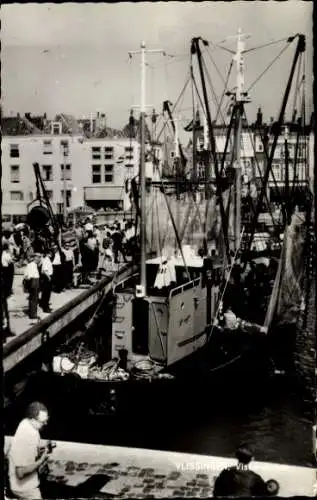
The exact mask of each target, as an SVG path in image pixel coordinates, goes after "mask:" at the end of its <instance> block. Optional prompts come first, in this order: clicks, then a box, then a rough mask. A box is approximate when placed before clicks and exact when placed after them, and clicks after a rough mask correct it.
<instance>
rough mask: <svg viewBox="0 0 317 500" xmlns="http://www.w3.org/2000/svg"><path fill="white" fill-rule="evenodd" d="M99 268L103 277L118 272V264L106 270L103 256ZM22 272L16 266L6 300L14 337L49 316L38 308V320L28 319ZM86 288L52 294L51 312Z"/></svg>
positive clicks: (10, 338) (81, 287)
mask: <svg viewBox="0 0 317 500" xmlns="http://www.w3.org/2000/svg"><path fill="white" fill-rule="evenodd" d="M122 265H123V264H119V267H121V266H122ZM100 268H101V269H102V270H103V273H102V275H103V277H104V276H107V275H109V276H111V275H112V274H114V273H115V272H116V271H117V270H118V264H114V265H113V268H112V267H111V268H110V267H109V266H108V268H107V267H106V265H105V262H104V260H103V255H101V256H100V262H99V269H100ZM24 270H25V268H24V267H17V266H16V269H15V275H14V280H13V287H12V291H13V293H12V295H11V296H10V297H9V298H8V308H9V314H10V322H11V330H12V332H13V333H14V334H15V337H16V336H18V335H21V333H24V332H25V331H26V330H28V329H29V328H31V327H32V326H33V325H34V324H36V323H38V322H40V321H41V320H43V319H44V318H46V317H47V316H49V315H50V313H45V312H43V311H42V309H41V308H40V307H38V319H37V320H31V319H30V318H29V317H28V312H27V311H28V294H27V293H25V292H24V290H23V285H22V281H23V275H24ZM87 287H88V286H87V285H80V286H79V287H78V288H72V289H70V290H65V291H64V292H61V293H54V292H52V294H51V300H50V303H51V309H52V312H53V311H56V310H57V309H59V308H60V307H62V306H63V305H65V304H66V303H67V302H69V301H70V300H72V299H74V298H75V297H77V296H78V295H80V294H81V293H82V292H83V291H84V290H85V289H87ZM15 337H9V338H8V340H7V342H6V343H9V342H10V340H12V339H13V338H15Z"/></svg>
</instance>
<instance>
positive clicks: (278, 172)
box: [272, 163, 282, 181]
mask: <svg viewBox="0 0 317 500" xmlns="http://www.w3.org/2000/svg"><path fill="white" fill-rule="evenodd" d="M272 169H273V173H274V178H275V180H277V181H280V180H281V179H282V175H281V165H280V164H279V163H273V164H272Z"/></svg>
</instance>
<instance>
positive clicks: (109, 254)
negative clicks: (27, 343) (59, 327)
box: [1, 219, 137, 340]
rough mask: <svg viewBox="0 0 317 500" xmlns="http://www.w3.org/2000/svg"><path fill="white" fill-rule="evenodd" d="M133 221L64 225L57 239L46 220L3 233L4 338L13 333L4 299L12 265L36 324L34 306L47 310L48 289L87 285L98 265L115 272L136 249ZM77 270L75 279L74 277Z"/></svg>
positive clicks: (8, 292)
mask: <svg viewBox="0 0 317 500" xmlns="http://www.w3.org/2000/svg"><path fill="white" fill-rule="evenodd" d="M136 243H137V238H136V235H135V227H134V224H133V222H131V221H126V220H123V221H122V222H119V221H115V222H114V223H111V224H104V225H102V226H101V227H97V226H96V225H94V224H93V222H92V221H91V219H86V220H84V221H82V222H80V223H78V224H76V225H75V226H72V225H68V226H64V227H63V229H62V231H61V237H60V238H57V237H56V236H55V235H54V230H53V228H52V226H51V225H50V224H47V225H46V226H45V227H44V228H42V229H41V230H38V231H34V230H32V229H30V227H28V226H27V225H26V224H18V225H17V226H16V227H14V228H12V229H6V230H3V231H2V256H1V261H2V275H1V277H2V287H1V288H2V309H3V315H2V316H3V331H4V332H5V333H4V337H5V340H7V338H8V337H10V336H13V335H14V333H12V330H11V324H10V315H9V310H8V298H9V297H10V296H11V295H12V293H13V279H14V273H15V266H16V267H20V268H24V276H23V289H24V292H25V293H27V294H28V312H27V313H28V316H29V318H30V320H31V322H37V321H38V319H39V317H38V307H41V308H42V310H43V312H45V313H49V312H51V310H52V309H51V305H50V299H51V293H52V292H54V293H61V292H63V291H65V290H67V289H70V288H72V287H73V286H75V284H76V283H77V284H78V283H79V282H80V283H82V284H86V285H90V284H91V283H92V281H91V277H92V276H93V275H96V272H97V270H98V269H104V270H106V271H114V270H115V267H116V266H115V264H118V263H119V262H120V261H123V262H127V260H128V258H129V256H132V255H133V252H134V250H135V248H136ZM75 271H77V272H76V274H77V277H79V279H78V280H76V283H75V280H74V273H75Z"/></svg>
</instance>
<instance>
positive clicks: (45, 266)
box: [40, 251, 53, 313]
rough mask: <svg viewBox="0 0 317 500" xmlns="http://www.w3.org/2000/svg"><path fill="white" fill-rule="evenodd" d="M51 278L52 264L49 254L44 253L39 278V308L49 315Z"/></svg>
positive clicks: (47, 252)
mask: <svg viewBox="0 0 317 500" xmlns="http://www.w3.org/2000/svg"><path fill="white" fill-rule="evenodd" d="M52 277H53V264H52V261H51V258H50V252H49V251H45V252H44V253H43V257H42V262H41V276H40V288H41V300H40V306H41V307H42V309H43V311H44V312H46V313H49V312H51V311H52V309H51V308H50V298H51V292H52Z"/></svg>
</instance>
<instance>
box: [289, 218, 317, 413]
mask: <svg viewBox="0 0 317 500" xmlns="http://www.w3.org/2000/svg"><path fill="white" fill-rule="evenodd" d="M309 238H310V241H309V246H310V248H309V255H308V259H307V276H306V279H305V283H304V294H305V309H304V310H303V311H302V313H301V315H300V318H299V322H298V325H297V333H296V342H295V353H294V364H295V371H296V375H297V377H298V380H299V383H300V386H301V388H302V389H303V391H304V395H305V396H304V397H305V401H306V402H307V403H309V404H310V405H311V404H312V405H314V403H315V401H316V237H315V235H314V229H313V227H312V228H311V230H310V234H309ZM313 418H314V417H313Z"/></svg>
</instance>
